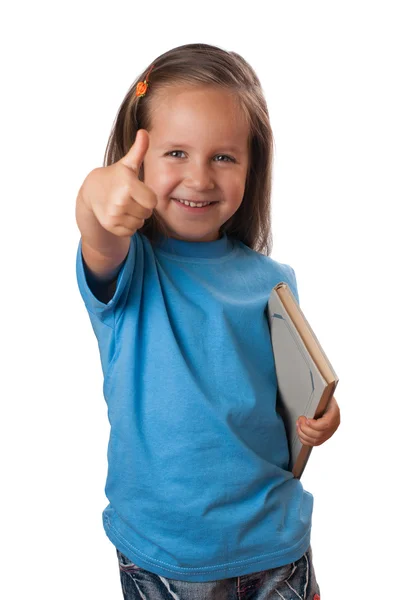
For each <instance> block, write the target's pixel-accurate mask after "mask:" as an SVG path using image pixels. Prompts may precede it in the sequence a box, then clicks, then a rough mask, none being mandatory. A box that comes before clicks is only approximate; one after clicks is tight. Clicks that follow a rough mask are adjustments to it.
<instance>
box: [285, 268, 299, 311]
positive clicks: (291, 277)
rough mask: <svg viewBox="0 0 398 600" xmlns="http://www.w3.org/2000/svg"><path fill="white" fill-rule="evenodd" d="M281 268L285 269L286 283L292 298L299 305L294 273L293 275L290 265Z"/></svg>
mask: <svg viewBox="0 0 398 600" xmlns="http://www.w3.org/2000/svg"><path fill="white" fill-rule="evenodd" d="M283 267H284V268H285V272H286V283H287V284H288V285H289V287H290V289H291V290H292V293H293V295H294V297H295V298H296V300H297V303H298V304H299V305H300V298H299V293H298V289H297V279H296V273H295V271H294V269H293V267H291V266H290V265H283Z"/></svg>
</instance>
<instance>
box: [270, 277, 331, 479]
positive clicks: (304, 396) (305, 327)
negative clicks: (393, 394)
mask: <svg viewBox="0 0 398 600" xmlns="http://www.w3.org/2000/svg"><path fill="white" fill-rule="evenodd" d="M267 318H268V323H269V327H270V334H271V342H272V349H273V353H274V359H275V369H276V376H277V381H278V402H277V407H278V412H279V413H280V415H281V417H282V418H283V421H284V424H285V428H286V434H287V438H288V444H289V451H290V463H289V470H291V471H292V472H293V475H294V476H295V477H297V478H298V479H299V478H300V477H301V475H302V473H303V471H304V469H305V466H306V464H307V461H308V458H309V456H310V454H311V451H312V446H304V445H303V444H302V443H301V442H300V438H299V437H298V434H297V431H296V421H297V419H298V418H299V417H300V416H301V415H304V416H306V417H308V418H309V419H314V418H315V419H317V418H319V417H321V416H322V414H323V413H324V412H325V410H326V408H327V405H328V403H329V401H330V400H331V399H332V397H333V394H334V391H335V389H336V386H337V383H338V377H337V375H336V372H335V371H334V369H333V367H332V365H331V363H330V361H329V359H328V357H327V356H326V354H325V352H324V350H323V348H322V346H321V344H320V343H319V340H318V339H317V337H316V335H315V333H314V332H313V330H312V328H311V326H310V324H309V323H308V321H307V319H306V317H305V316H304V313H303V311H302V310H301V308H300V306H299V304H298V303H297V300H296V298H295V296H294V294H293V293H292V291H291V290H290V288H289V285H288V284H287V283H285V282H283V281H282V282H280V283H278V284H277V285H276V286H275V287H274V288H273V290H272V291H271V294H270V297H269V301H268V305H267Z"/></svg>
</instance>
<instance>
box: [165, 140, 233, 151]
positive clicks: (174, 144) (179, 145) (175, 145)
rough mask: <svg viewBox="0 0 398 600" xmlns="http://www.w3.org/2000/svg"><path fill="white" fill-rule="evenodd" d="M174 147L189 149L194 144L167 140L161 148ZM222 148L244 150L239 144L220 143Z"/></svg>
mask: <svg viewBox="0 0 398 600" xmlns="http://www.w3.org/2000/svg"><path fill="white" fill-rule="evenodd" d="M170 146H171V147H173V148H181V147H185V148H188V149H189V150H192V149H193V146H190V145H189V144H183V143H181V142H165V143H164V144H162V145H161V148H166V147H167V148H169V147H170ZM220 147H221V148H225V150H223V151H224V152H229V151H232V152H236V153H239V152H243V148H240V147H239V146H235V145H234V144H224V145H222V144H220Z"/></svg>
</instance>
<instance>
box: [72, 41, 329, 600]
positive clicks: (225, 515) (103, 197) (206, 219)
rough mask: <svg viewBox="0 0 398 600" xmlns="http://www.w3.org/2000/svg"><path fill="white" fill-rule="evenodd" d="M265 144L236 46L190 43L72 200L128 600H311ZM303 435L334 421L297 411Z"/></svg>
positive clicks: (308, 507) (262, 120)
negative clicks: (282, 359)
mask: <svg viewBox="0 0 398 600" xmlns="http://www.w3.org/2000/svg"><path fill="white" fill-rule="evenodd" d="M272 140H273V138H272V131H271V127H270V123H269V117H268V111H267V106H266V102H265V100H264V96H263V93H262V90H261V86H260V83H259V80H258V78H257V76H256V75H255V73H254V71H253V69H252V68H251V67H250V66H249V65H248V64H247V62H246V61H245V60H244V59H243V58H241V57H240V56H239V55H238V54H236V53H234V52H226V51H224V50H222V49H220V48H218V47H214V46H209V45H206V44H188V45H185V46H181V47H178V48H175V49H173V50H170V51H168V52H166V53H165V54H163V55H161V56H160V57H158V58H157V59H156V60H155V61H154V63H153V64H152V65H151V67H150V69H147V70H146V71H145V72H144V73H142V75H141V76H140V77H139V78H138V79H137V80H136V82H135V83H134V84H133V86H132V87H131V89H130V90H129V92H128V94H127V95H126V97H125V99H124V101H123V103H122V105H121V107H120V110H119V113H118V116H117V119H116V122H115V125H114V129H113V131H112V134H111V137H110V140H109V142H108V146H107V151H106V154H105V160H104V167H102V168H98V169H94V170H93V171H92V172H90V173H89V174H88V176H87V177H86V179H85V180H84V182H83V184H82V187H81V188H80V191H79V194H78V198H77V202H76V219H77V223H78V226H79V229H80V232H81V240H80V241H79V247H78V252H77V265H76V267H77V281H78V285H79V289H80V293H81V295H82V298H83V300H84V303H85V306H86V308H87V311H88V314H89V318H90V320H91V323H92V327H93V329H94V333H95V335H96V337H97V340H98V346H99V352H100V358H101V364H102V369H103V374H104V387H103V390H104V398H105V400H106V402H107V406H108V415H109V421H110V425H111V433H110V440H109V447H108V476H107V481H106V487H105V493H106V496H107V498H108V500H109V504H108V506H107V507H106V508H105V510H104V512H103V524H104V528H105V532H106V534H107V536H108V537H109V539H110V541H111V542H112V543H113V544H114V546H115V547H116V552H117V557H118V561H119V567H120V576H121V583H122V589H123V594H124V598H125V599H132V598H137V599H138V598H140V599H142V598H148V599H150V600H158V599H163V598H170V599H176V600H177V599H178V600H205V599H212V600H227V599H234V598H237V599H239V600H242V599H249V598H250V599H253V600H255V599H257V600H260V599H261V600H266V599H269V600H270V599H275V600H276V599H279V598H284V599H285V600H287V599H293V598H294V600H296V599H297V598H302V599H303V600H305V599H309V598H310V599H311V600H316V599H317V598H319V597H320V596H319V594H320V592H319V586H318V583H317V581H316V578H315V573H314V568H313V563H312V553H311V546H310V531H311V517H312V509H313V497H312V495H311V494H310V493H309V492H307V491H305V490H304V489H303V486H302V484H301V482H300V480H298V479H295V478H294V477H293V475H292V473H291V472H289V471H288V470H287V466H288V461H289V453H288V446H287V439H286V434H285V429H284V425H283V421H282V419H281V417H280V416H279V414H278V412H277V410H276V397H277V383H276V373H275V365H274V360H273V353H272V346H271V341H270V333H269V328H268V323H267V318H266V314H265V311H266V308H267V301H268V297H269V294H270V292H271V290H272V288H273V287H274V286H275V285H276V284H277V283H278V282H280V281H286V282H287V283H288V284H289V286H290V287H291V289H292V290H293V292H294V293H295V295H296V298H297V299H298V294H297V287H296V279H295V273H294V271H293V269H292V268H291V267H290V266H289V265H286V264H281V263H278V262H276V261H275V260H273V259H271V258H270V257H269V254H270V251H271V225H270V196H271V176H272V173H271V168H272V156H273V141H272ZM299 421H300V423H298V428H299V432H300V437H301V440H302V442H303V443H305V444H308V445H319V444H320V443H323V442H324V441H325V440H326V439H328V438H329V437H330V436H331V435H332V434H333V433H334V431H335V430H336V429H337V427H338V424H339V408H338V406H337V403H336V402H335V400H334V401H333V403H332V404H331V407H330V409H329V410H328V412H327V413H326V414H325V415H324V416H323V417H322V418H321V419H318V420H313V419H312V420H309V421H308V422H306V419H305V418H304V417H300V419H299Z"/></svg>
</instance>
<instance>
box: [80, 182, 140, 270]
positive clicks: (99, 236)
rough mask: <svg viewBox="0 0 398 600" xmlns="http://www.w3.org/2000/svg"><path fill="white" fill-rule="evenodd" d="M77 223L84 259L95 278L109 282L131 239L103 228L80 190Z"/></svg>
mask: <svg viewBox="0 0 398 600" xmlns="http://www.w3.org/2000/svg"><path fill="white" fill-rule="evenodd" d="M76 222H77V226H78V228H79V230H80V233H81V237H82V248H83V257H84V259H85V262H86V266H88V267H89V269H90V272H91V274H92V275H93V276H95V277H97V278H99V279H103V280H108V279H112V278H113V276H114V274H115V273H117V271H118V268H119V266H120V263H121V262H122V261H123V259H124V258H125V257H126V254H127V252H128V249H129V245H130V238H129V237H120V236H117V235H114V234H113V233H111V232H109V231H107V230H106V229H104V227H102V225H101V224H100V223H99V221H98V219H97V218H96V216H95V214H94V213H93V211H92V210H91V209H90V208H89V206H87V204H86V202H85V201H84V198H83V195H82V189H81V188H80V190H79V194H78V196H77V199H76Z"/></svg>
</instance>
